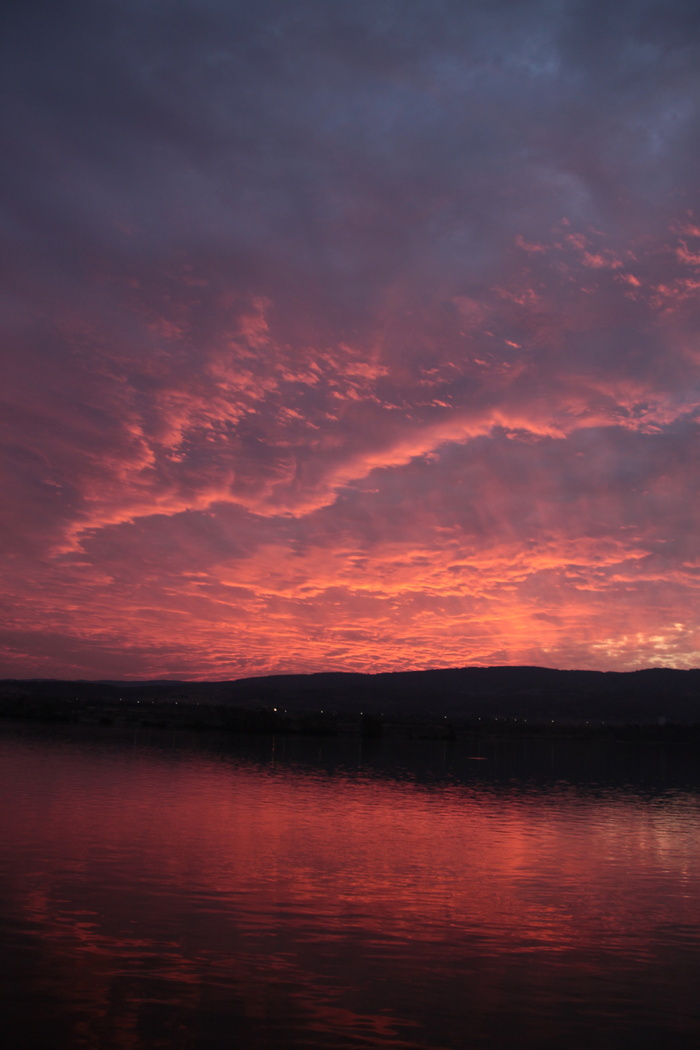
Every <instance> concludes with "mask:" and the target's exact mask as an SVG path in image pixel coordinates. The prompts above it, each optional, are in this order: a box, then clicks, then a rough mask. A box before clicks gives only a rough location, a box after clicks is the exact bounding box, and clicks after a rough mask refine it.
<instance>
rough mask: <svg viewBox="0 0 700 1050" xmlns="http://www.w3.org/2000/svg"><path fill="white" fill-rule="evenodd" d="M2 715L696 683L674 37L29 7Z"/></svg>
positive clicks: (690, 113)
mask: <svg viewBox="0 0 700 1050" xmlns="http://www.w3.org/2000/svg"><path fill="white" fill-rule="evenodd" d="M0 17H1V18H2V31H1V32H0V52H1V54H0V77H2V81H3V83H2V96H3V107H2V111H1V112H0V126H1V128H2V132H1V134H2V139H3V145H2V148H1V150H0V169H1V171H0V202H1V205H0V224H1V229H2V244H3V252H2V284H1V286H0V295H1V297H2V310H1V317H2V343H1V350H0V354H1V367H2V373H1V383H0V397H1V398H2V411H1V413H0V426H1V428H2V442H1V452H0V457H1V458H0V463H1V470H2V506H1V508H0V518H1V524H0V530H1V532H0V535H1V540H0V557H1V559H2V596H1V599H0V624H1V625H2V626H1V628H0V676H1V677H59V678H132V677H133V678H155V677H158V678H167V677H173V678H219V679H223V678H237V677H243V676H249V675H261V674H268V673H275V672H302V671H322V670H346V671H371V670H381V671H388V670H405V669H413V668H427V667H447V666H466V665H469V664H541V665H546V666H552V667H564V668H572V667H579V668H598V669H603V670H606V669H610V670H628V669H633V668H638V667H646V666H654V665H666V666H671V667H691V666H697V665H699V664H700V605H699V598H700V508H699V505H698V480H699V478H700V445H699V443H698V438H699V436H700V435H699V427H698V424H699V421H700V382H699V379H700V323H699V322H700V120H699V110H698V103H699V102H700V5H699V4H698V3H697V2H696V0H664V2H663V3H662V2H656V0H654V2H652V0H615V2H612V0H605V2H596V0H578V2H574V0H504V2H501V0H488V2H486V0H483V2H477V0H473V2H471V0H62V2H61V3H56V2H55V0H26V2H23V3H14V4H10V5H7V7H6V8H5V9H4V13H3V15H2V16H0Z"/></svg>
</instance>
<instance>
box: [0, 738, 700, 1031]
mask: <svg viewBox="0 0 700 1050" xmlns="http://www.w3.org/2000/svg"><path fill="white" fill-rule="evenodd" d="M3 752H4V753H3V763H2V774H1V777H2V788H3V792H4V797H5V798H6V799H8V800H9V803H10V804H9V805H8V806H7V807H6V810H5V813H4V815H3V818H2V823H3V828H2V832H3V834H2V841H3V843H4V845H3V847H2V856H3V877H2V881H3V887H4V896H5V899H6V900H7V901H9V902H10V906H11V909H12V911H13V912H14V914H15V915H20V916H21V917H22V922H23V924H24V926H25V927H26V928H27V929H29V930H31V931H33V935H34V936H38V937H39V939H40V941H41V944H42V952H43V966H44V970H45V975H46V976H45V979H46V980H48V981H53V982H54V984H56V986H57V987H58V988H59V993H60V996H63V997H67V998H69V999H70V1000H71V1002H72V1003H73V1008H74V1009H75V1011H76V1012H77V1013H78V1014H80V1016H82V1017H83V1024H84V1025H87V1029H86V1030H89V1031H90V1032H91V1033H92V1034H91V1036H90V1038H95V1034H96V1033H99V1032H100V1031H102V1036H101V1037H100V1038H102V1039H103V1040H104V1039H105V1038H107V1036H106V1035H105V1032H106V1031H107V1029H109V1032H110V1033H112V1034H111V1035H110V1036H109V1039H110V1040H111V1041H110V1042H108V1043H104V1042H103V1044H102V1045H108V1046H110V1047H111V1046H115V1047H117V1046H118V1047H120V1048H124V1050H131V1048H132V1047H133V1048H135V1047H141V1046H150V1044H149V1043H147V1042H144V1041H143V1040H144V1036H143V1032H142V1031H141V1030H140V1028H139V1023H140V1022H139V1023H137V1020H138V1018H139V1017H142V1015H143V1012H144V1011H146V1012H148V1011H149V1010H155V1009H161V1008H163V1009H164V1008H165V1006H167V1007H168V1009H170V1010H171V1013H172V1010H175V1015H176V1016H177V1017H180V1018H181V1021H180V1022H178V1023H181V1024H183V1025H185V1027H186V1026H187V1024H189V1023H190V1021H188V1020H187V1019H188V1018H189V1019H191V1017H192V1016H193V1015H194V1014H197V1015H199V1014H200V1013H201V1012H202V1011H204V1013H207V1012H211V1010H220V1011H223V1013H226V1015H227V1016H228V1015H229V1014H233V1015H235V1017H236V1018H238V1021H237V1023H243V1022H242V1021H241V1018H242V1019H243V1021H244V1022H245V1024H246V1025H248V1026H252V1027H253V1028H256V1026H257V1027H258V1028H259V1027H260V1026H262V1027H263V1028H265V1030H266V1031H268V1034H269V1033H270V1032H277V1031H279V1032H280V1033H281V1032H282V1030H283V1029H284V1028H285V1026H289V1025H290V1024H292V1023H293V1024H294V1025H296V1026H297V1028H298V1029H299V1031H302V1030H303V1032H305V1033H306V1035H305V1038H307V1039H311V1038H312V1036H313V1038H314V1039H316V1038H318V1039H319V1040H320V1042H319V1043H318V1045H324V1043H323V1039H327V1038H329V1035H328V1033H331V1032H335V1033H337V1032H338V1031H341V1030H342V1031H343V1032H346V1033H351V1036H350V1035H348V1036H347V1038H348V1039H350V1040H351V1041H350V1042H348V1044H347V1045H353V1046H354V1045H363V1041H369V1042H368V1044H367V1045H375V1046H425V1045H432V1044H430V1042H429V1041H428V1042H425V1038H424V1037H423V1036H421V1038H418V1036H417V1035H416V1033H415V1032H414V1033H413V1034H412V1028H414V1027H415V1026H418V1027H419V1028H420V1027H421V1025H422V1024H424V1023H425V1018H426V1017H427V1016H429V1015H430V1013H431V1011H433V1012H434V1011H435V1009H436V1005H435V999H436V996H437V997H438V999H439V1000H440V1002H441V1007H440V1008H441V1009H442V1010H443V1011H445V1010H447V1011H448V1012H449V1010H452V1011H453V1013H454V1009H455V1007H454V1005H450V1003H452V999H450V1001H449V1003H448V1002H447V1001H443V998H444V997H445V996H446V995H447V992H446V991H440V989H439V988H437V985H436V982H437V981H438V979H439V980H440V981H442V982H444V983H445V987H446V988H450V989H454V988H455V986H457V987H458V988H461V992H458V993H457V994H462V995H465V994H466V995H467V996H468V998H469V999H470V1001H471V1002H472V1003H474V1002H478V1003H479V1004H480V1006H479V1009H480V1010H481V1011H482V1012H483V1011H484V1010H486V1004H490V1005H489V1006H488V1010H499V1009H502V1008H506V1006H507V1000H508V999H509V998H511V997H512V996H513V989H512V987H511V984H512V980H513V979H514V978H513V977H512V972H513V967H514V966H516V965H517V966H519V965H520V964H516V963H515V962H514V960H515V959H516V958H517V957H520V956H521V957H523V959H524V960H526V971H527V972H526V973H525V972H523V974H521V975H520V977H519V978H518V980H519V981H520V982H521V985H522V989H527V990H528V992H527V994H528V995H530V994H532V990H533V982H534V985H535V986H537V984H538V982H539V986H540V991H541V990H542V988H544V987H545V986H546V985H547V982H549V981H550V980H551V975H552V972H553V969H552V968H553V967H556V966H558V965H559V962H558V960H560V959H568V960H571V959H572V958H575V959H576V968H577V970H576V973H577V980H578V981H579V982H580V981H581V980H586V979H597V978H599V977H600V974H601V965H602V963H601V960H602V959H606V958H607V959H608V960H609V959H610V958H611V957H614V958H615V959H616V961H617V963H618V964H619V965H622V966H623V968H624V967H625V966H627V967H635V966H640V965H645V964H646V963H647V962H648V961H649V960H653V959H654V958H655V957H656V956H657V955H658V953H659V951H660V950H661V949H660V947H659V946H660V945H661V946H663V938H664V931H665V930H667V929H669V928H673V929H675V930H679V929H680V930H682V929H685V930H692V929H693V928H697V927H698V926H699V925H700V893H699V892H698V886H697V882H696V879H695V875H694V872H695V871H696V870H697V865H698V860H700V856H699V855H700V841H699V839H698V836H697V827H698V815H699V810H698V803H697V800H696V799H694V798H693V797H690V796H688V797H684V798H682V799H676V800H675V802H674V803H673V804H671V803H669V802H667V803H665V804H657V803H653V802H650V801H649V800H646V801H645V800H642V799H640V798H639V797H634V796H629V795H628V796H624V795H623V794H618V795H617V796H615V795H610V796H607V797H598V798H592V797H588V798H587V797H585V796H582V795H581V794H580V793H576V792H575V791H573V790H572V789H566V788H560V789H558V790H557V791H550V792H548V793H546V794H539V795H536V794H527V793H523V791H522V789H521V787H519V786H517V785H516V786H514V787H513V788H512V789H506V790H503V789H499V790H495V789H494V788H490V787H488V786H481V787H475V786H472V787H470V788H467V787H466V786H455V785H453V786H449V785H442V786H438V787H433V788H428V787H425V786H420V785H418V784H416V783H414V782H400V781H396V780H394V781H390V780H386V779H381V778H379V777H375V778H370V777H367V776H365V777H362V776H357V775H350V774H344V775H341V774H336V775H334V776H329V775H325V774H322V773H319V772H313V771H309V770H306V771H303V770H295V769H290V768H285V767H274V766H271V765H262V766H260V765H256V764H252V763H249V762H242V761H238V760H235V759H233V758H229V757H227V756H226V755H218V756H205V755H203V754H197V753H196V752H187V751H180V752H179V751H177V750H174V751H173V752H172V753H168V752H167V751H165V752H163V751H161V752H160V753H159V752H154V751H149V750H138V749H137V750H131V751H128V750H126V751H125V750H119V749H113V750H109V751H104V750H103V751H95V750H90V749H89V748H82V749H81V748H76V747H72V748H71V747H62V748H61V747H56V746H53V747H45V748H36V747H34V748H26V747H25V746H24V745H20V744H18V743H17V742H16V741H15V742H14V744H13V746H12V747H9V746H8V745H6V744H5V743H4V742H3ZM518 972H519V971H518ZM51 974H53V977H51V976H49V975H51ZM460 974H461V975H462V976H461V977H460ZM509 975H510V976H509ZM464 981H466V982H467V983H466V986H465V987H466V988H467V989H468V991H465V988H464V987H462V983H463V982H464ZM387 982H389V984H388V985H387ZM405 989H411V993H410V994H409V995H408V996H407V995H406V993H405ZM59 993H57V994H59ZM523 994H524V993H523ZM678 994H680V993H678ZM115 1004H116V1005H115ZM119 1004H121V1005H119ZM149 1004H150V1005H149ZM154 1004H156V1005H155V1006H154ZM158 1004H160V1006H158ZM217 1004H218V1005H217ZM224 1004H228V1005H227V1006H226V1007H225V1009H224ZM232 1004H233V1005H232ZM521 1007H522V1004H521ZM509 1008H512V1004H511V1007H509ZM115 1011H116V1014H115ZM227 1011H228V1013H227ZM175 1015H174V1016H175ZM453 1021H454V1018H453ZM171 1023H175V1022H174V1021H173V1020H172V1018H171V1021H169V1022H168V1024H171ZM222 1023H223V1022H222ZM445 1023H447V1022H445ZM451 1023H452V1022H451ZM455 1023H456V1022H455ZM105 1026H107V1027H106V1028H105ZM103 1029H104V1031H103ZM117 1033H119V1035H118V1037H117ZM313 1033H316V1034H315V1035H314V1034H313ZM324 1033H325V1034H324ZM279 1037H280V1039H282V1034H280V1036H279ZM270 1038H272V1036H270ZM416 1039H418V1041H416ZM352 1040H355V1041H356V1042H353V1041H352ZM438 1042H439V1041H438ZM154 1045H156V1044H154ZM242 1045H248V1044H245V1043H244V1044H242ZM250 1045H254V1044H253V1043H251V1044H250ZM275 1045H276V1044H275ZM289 1045H294V1044H293V1043H290V1044H289ZM300 1045H303V1044H300ZM306 1045H316V1043H314V1042H307V1044H306ZM343 1045H345V1044H343ZM436 1045H437V1044H436Z"/></svg>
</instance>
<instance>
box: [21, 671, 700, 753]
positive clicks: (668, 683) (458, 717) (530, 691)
mask: <svg viewBox="0 0 700 1050" xmlns="http://www.w3.org/2000/svg"><path fill="white" fill-rule="evenodd" d="M0 716H5V717H14V718H32V719H47V720H65V721H92V722H103V723H105V724H108V723H115V724H116V723H119V724H134V723H135V724H151V725H166V726H187V727H190V728H197V727H202V728H221V729H229V730H233V731H249V732H305V733H318V734H332V733H336V732H348V731H349V732H359V733H362V734H363V735H365V736H369V737H371V736H379V735H380V734H381V733H382V732H384V731H385V729H386V727H388V726H393V727H395V728H396V727H399V728H401V727H403V729H404V730H405V731H406V732H410V733H412V734H413V735H417V736H420V735H424V736H433V737H440V738H449V737H450V736H452V737H454V736H455V735H461V734H463V733H465V732H474V731H478V732H481V733H483V732H492V733H499V734H500V733H510V734H521V733H532V732H535V731H536V732H538V733H543V732H552V731H553V728H552V727H554V728H555V729H557V731H561V730H562V729H565V728H567V727H568V728H571V727H574V726H577V727H579V729H580V730H581V731H586V727H587V724H588V731H593V730H594V729H595V730H596V731H598V732H602V731H604V730H605V731H607V732H612V731H613V729H614V728H615V727H616V726H617V727H621V726H630V727H632V726H638V727H640V732H642V728H641V727H650V728H649V729H648V731H651V729H653V731H654V732H659V731H663V733H664V734H665V735H668V734H671V733H672V731H673V730H672V728H671V727H672V726H674V725H675V726H690V725H692V724H694V723H700V670H697V669H695V670H688V671H678V670H672V669H667V668H654V669H649V670H643V671H631V672H602V671H558V670H553V669H549V668H543V667H466V668H454V669H447V670H435V671H406V672H397V673H386V674H374V675H369V674H344V673H340V672H328V673H320V674H312V675H271V676H267V677H264V678H247V679H240V680H238V681H231V682H179V681H150V682H84V681H81V682H65V681H53V680H6V681H3V682H0Z"/></svg>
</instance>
